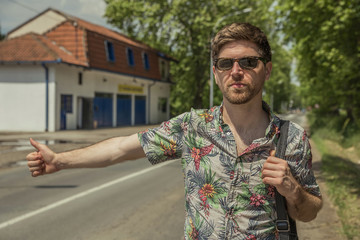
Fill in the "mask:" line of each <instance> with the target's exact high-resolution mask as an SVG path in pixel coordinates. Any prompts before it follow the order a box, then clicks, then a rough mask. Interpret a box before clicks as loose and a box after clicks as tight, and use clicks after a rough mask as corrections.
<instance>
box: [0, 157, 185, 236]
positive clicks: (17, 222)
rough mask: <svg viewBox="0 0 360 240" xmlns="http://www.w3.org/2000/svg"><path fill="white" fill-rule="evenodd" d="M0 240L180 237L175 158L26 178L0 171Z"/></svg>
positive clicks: (180, 191)
mask: <svg viewBox="0 0 360 240" xmlns="http://www.w3.org/2000/svg"><path fill="white" fill-rule="evenodd" d="M0 188H1V191H0V213H1V214H0V239H1V240H12V239H13V240H25V239H26V240H32V239H36V240H57V239H59V240H60V239H61V240H65V239H66V240H71V239H77V240H78V239H84V240H85V239H87V240H90V239H93V240H99V239H126V240H131V239H137V240H138V239H139V240H149V239H157V240H167V239H179V240H180V239H182V238H183V226H184V184H183V177H182V170H181V164H180V161H173V162H168V163H166V164H165V165H156V166H155V167H152V166H151V165H150V163H149V162H148V161H147V159H139V160H135V161H128V162H125V163H121V164H117V165H115V166H112V167H108V168H104V169H85V170H84V169H76V170H67V171H62V172H59V173H55V174H53V175H48V176H43V177H38V178H32V177H30V174H29V172H28V171H27V169H26V168H25V167H16V168H11V169H7V170H4V171H0Z"/></svg>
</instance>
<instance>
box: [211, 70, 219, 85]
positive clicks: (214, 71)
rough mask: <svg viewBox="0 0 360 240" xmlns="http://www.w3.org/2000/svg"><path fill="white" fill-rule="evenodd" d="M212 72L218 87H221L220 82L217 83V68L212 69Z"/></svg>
mask: <svg viewBox="0 0 360 240" xmlns="http://www.w3.org/2000/svg"><path fill="white" fill-rule="evenodd" d="M212 70H213V74H214V78H215V83H216V84H217V85H219V84H218V82H217V77H216V68H215V66H213V67H212Z"/></svg>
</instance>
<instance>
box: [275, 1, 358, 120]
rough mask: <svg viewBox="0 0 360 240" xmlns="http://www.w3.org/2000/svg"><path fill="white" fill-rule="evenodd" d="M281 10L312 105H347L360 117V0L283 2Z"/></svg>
mask: <svg viewBox="0 0 360 240" xmlns="http://www.w3.org/2000/svg"><path fill="white" fill-rule="evenodd" d="M277 10H278V13H279V17H280V19H281V22H282V23H283V29H282V30H283V31H284V33H285V34H286V36H287V40H288V41H292V42H293V43H294V53H295V56H296V58H297V62H298V66H297V75H298V76H299V80H300V82H301V88H302V95H303V96H304V97H305V98H306V102H307V104H309V105H312V106H314V105H315V104H318V105H319V106H320V109H319V111H318V113H320V114H324V113H326V114H328V113H330V112H333V113H334V112H337V110H338V109H345V110H346V112H347V116H348V118H349V119H350V120H355V121H359V119H360V97H359V91H360V71H359V69H360V27H359V26H360V1H359V0H337V1H333V0H317V1H313V0H302V1H292V0H280V1H279V4H278V7H277Z"/></svg>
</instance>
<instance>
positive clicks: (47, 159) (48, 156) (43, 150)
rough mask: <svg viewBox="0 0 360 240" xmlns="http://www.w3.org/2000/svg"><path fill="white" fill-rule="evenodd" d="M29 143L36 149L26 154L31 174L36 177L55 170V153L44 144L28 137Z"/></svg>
mask: <svg viewBox="0 0 360 240" xmlns="http://www.w3.org/2000/svg"><path fill="white" fill-rule="evenodd" d="M30 143H31V145H32V146H33V147H34V148H36V149H37V151H36V152H32V153H29V154H28V155H27V156H26V160H27V161H28V167H29V170H30V172H31V176H33V177H37V176H40V175H44V174H49V173H53V172H57V171H58V169H57V168H56V166H55V163H54V159H55V155H56V154H55V153H54V152H53V151H52V150H51V149H50V148H48V147H47V146H46V145H44V144H41V143H39V142H37V141H35V140H33V139H32V138H30Z"/></svg>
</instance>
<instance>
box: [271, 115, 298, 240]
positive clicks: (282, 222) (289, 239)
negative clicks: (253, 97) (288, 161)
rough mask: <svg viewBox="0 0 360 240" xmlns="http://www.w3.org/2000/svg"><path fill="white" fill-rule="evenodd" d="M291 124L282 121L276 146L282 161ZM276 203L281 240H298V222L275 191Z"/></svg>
mask: <svg viewBox="0 0 360 240" xmlns="http://www.w3.org/2000/svg"><path fill="white" fill-rule="evenodd" d="M289 124H290V122H289V121H287V120H281V121H280V138H279V140H278V143H277V146H276V153H275V156H276V157H278V158H281V159H284V156H285V151H286V146H287V137H288V132H289ZM275 201H276V212H277V220H276V229H277V231H278V232H279V239H280V240H296V239H298V237H297V231H296V222H295V221H294V220H293V219H291V218H290V216H289V215H288V212H287V209H286V200H285V197H284V196H282V195H281V194H280V193H279V192H278V191H277V190H276V189H275Z"/></svg>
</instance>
